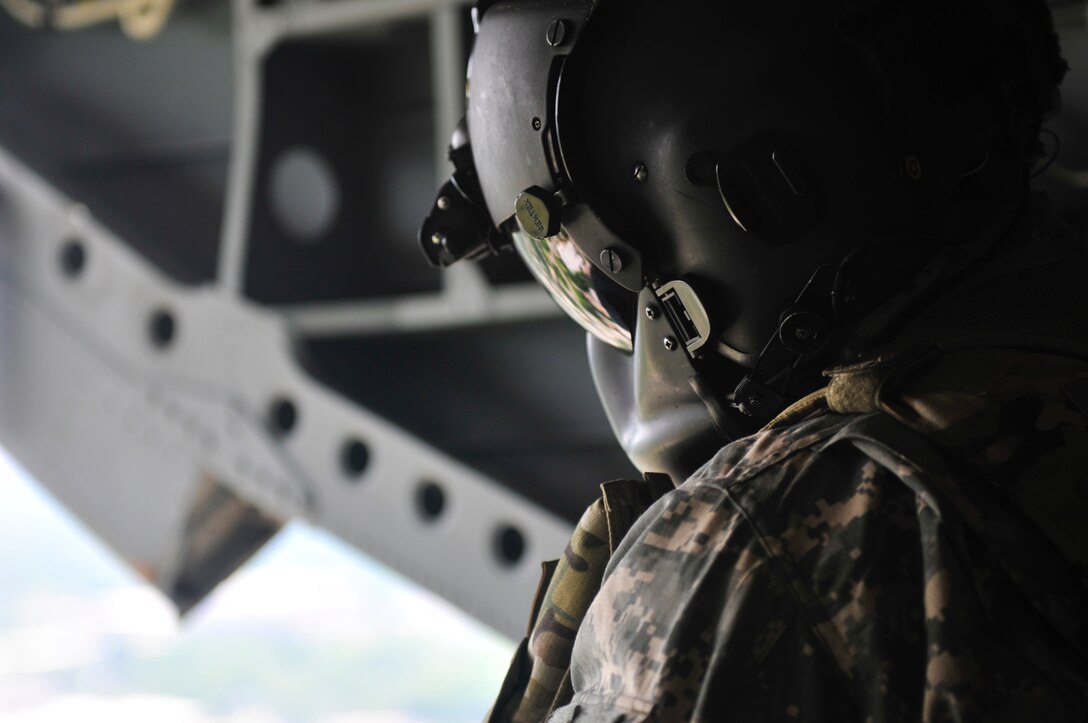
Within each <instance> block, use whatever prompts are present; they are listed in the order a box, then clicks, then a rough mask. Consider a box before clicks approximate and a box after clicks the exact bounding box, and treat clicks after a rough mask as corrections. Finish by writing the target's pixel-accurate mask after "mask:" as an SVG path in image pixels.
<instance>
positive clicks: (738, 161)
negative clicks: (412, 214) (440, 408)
mask: <svg viewBox="0 0 1088 723" xmlns="http://www.w3.org/2000/svg"><path fill="white" fill-rule="evenodd" d="M474 21H475V23H476V28H477V32H476V41H475V46H474V49H473V52H472V56H471V60H470V65H469V73H468V86H467V87H468V105H467V115H466V118H465V121H464V122H463V123H462V125H461V126H460V127H459V128H458V129H457V131H456V132H455V134H454V140H453V144H452V147H451V158H452V160H453V161H454V165H455V167H456V172H455V174H454V176H453V178H452V179H451V180H450V182H449V183H447V184H446V185H445V186H444V187H443V188H442V189H441V190H440V192H439V194H438V198H437V200H436V203H435V206H434V208H433V209H432V212H431V215H430V216H429V217H428V219H427V220H426V221H425V223H424V225H423V228H422V230H421V234H420V242H421V244H422V246H423V249H424V252H425V253H426V254H427V256H428V258H429V259H430V260H431V261H432V262H433V263H435V264H436V265H443V266H444V265H449V264H451V263H453V262H455V261H458V260H461V259H466V258H467V259H472V258H479V257H481V256H483V255H486V254H490V253H497V252H501V251H502V250H504V249H510V248H513V249H515V250H516V251H517V252H518V253H519V254H520V255H521V257H522V258H523V259H524V260H525V262H526V264H527V265H528V267H529V269H530V270H531V271H532V273H533V274H534V276H535V277H536V278H537V280H538V281H540V283H541V284H543V285H544V286H545V288H547V290H548V291H549V293H550V294H551V295H552V297H553V298H554V299H555V300H556V302H557V303H558V304H559V305H560V306H561V307H562V308H563V310H564V311H565V312H566V313H567V314H568V315H570V316H571V317H572V318H573V319H575V320H576V321H577V322H578V323H579V324H581V325H582V326H583V327H584V328H585V329H586V330H587V331H588V332H589V357H590V362H591V367H592V369H593V374H594V379H595V382H596V384H597V389H598V392H599V393H600V396H601V398H602V401H603V403H604V406H605V409H606V412H607V413H608V416H609V419H610V421H611V424H612V426H613V429H614V431H615V432H616V434H617V437H618V438H619V440H620V443H621V444H622V445H623V447H624V449H625V450H626V451H627V453H628V455H629V456H630V457H631V459H632V461H633V462H634V463H635V465H636V466H638V467H639V468H640V469H642V470H643V471H647V472H649V471H654V472H665V473H668V474H670V475H672V476H673V477H674V479H677V480H680V479H682V478H684V477H686V476H687V475H688V474H689V473H690V472H692V471H693V470H694V469H695V468H696V467H697V466H698V465H699V464H701V463H702V462H704V461H705V460H706V459H708V458H709V457H710V456H711V455H712V454H713V453H714V452H715V451H716V450H717V448H719V447H720V446H721V445H722V444H723V443H724V442H726V441H728V440H731V439H735V438H737V437H740V436H743V435H745V434H748V433H751V432H752V431H755V430H756V429H758V428H759V427H760V426H762V425H763V424H765V423H766V422H767V421H768V420H769V419H771V418H772V417H773V416H775V415H776V414H777V413H778V412H780V411H781V410H782V409H783V408H784V407H785V406H787V405H788V404H789V403H790V402H791V401H793V400H795V399H797V398H798V397H799V396H801V395H802V394H804V393H805V392H807V391H809V390H811V389H813V388H815V387H817V386H819V384H820V382H819V379H820V376H819V371H820V370H821V369H822V368H823V367H824V366H825V365H826V364H828V363H830V362H832V361H836V360H841V359H844V358H849V357H851V356H852V355H855V354H857V353H858V352H859V351H861V350H863V349H864V348H866V347H868V346H872V345H874V344H878V343H880V341H881V339H882V337H883V336H886V335H887V334H889V333H891V332H893V331H894V326H895V321H896V315H895V314H883V315H882V316H881V319H882V321H881V323H874V322H873V320H872V312H873V311H874V310H877V309H881V308H883V307H885V306H886V305H887V304H888V303H889V302H890V301H892V300H895V301H896V303H897V304H898V306H899V307H903V306H904V304H903V303H902V299H903V298H908V297H910V295H911V291H912V289H915V288H916V287H918V285H919V278H921V277H926V278H929V279H930V281H932V279H933V278H934V277H935V275H937V276H939V275H940V274H941V273H946V272H947V273H952V272H955V271H957V270H962V269H963V268H964V267H965V266H967V265H969V264H970V263H972V262H975V261H977V260H978V258H979V257H981V256H982V255H983V254H984V253H985V252H986V250H987V249H988V248H989V247H990V246H992V243H989V242H987V243H986V244H980V243H978V242H976V240H977V239H979V238H984V239H992V238H993V237H994V236H995V228H994V227H995V225H996V226H999V227H1000V228H997V229H996V232H999V231H1000V230H1002V228H1004V227H1007V226H1009V225H1011V224H1012V222H1013V221H1014V219H1015V215H1016V211H1017V209H1018V208H1019V207H1020V205H1021V202H1022V200H1023V198H1024V195H1025V189H1026V179H1027V175H1028V172H1027V169H1028V166H1029V164H1030V162H1031V159H1032V158H1034V157H1036V155H1037V154H1038V152H1039V147H1040V146H1039V141H1038V136H1039V129H1040V125H1041V122H1042V119H1043V118H1044V117H1045V116H1046V115H1047V114H1048V113H1051V112H1052V111H1054V110H1055V109H1056V108H1057V107H1058V104H1059V96H1058V94H1057V85H1058V82H1059V81H1060V79H1061V75H1062V73H1063V72H1064V64H1063V63H1062V61H1061V58H1060V54H1059V53H1058V51H1057V45H1056V40H1055V39H1054V33H1053V27H1052V22H1051V20H1050V17H1049V12H1048V10H1047V8H1046V6H1045V4H1044V3H1043V2H1041V0H985V1H984V0H944V1H943V2H931V1H921V0H920V1H918V2H880V1H878V0H868V1H866V2H849V1H847V0H824V1H820V2H802V1H801V0H761V2H758V3H742V2H734V1H725V2H706V0H670V2H668V3H662V2H659V0H597V1H596V2H591V1H590V0H500V1H497V2H496V1H492V2H481V3H479V4H478V6H477V7H476V8H475V11H474ZM935 259H940V260H941V263H942V264H943V266H942V267H941V268H940V269H936V270H935V268H934V260H935ZM930 285H932V284H931V283H930Z"/></svg>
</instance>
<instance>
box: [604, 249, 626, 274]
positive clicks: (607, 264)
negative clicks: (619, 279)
mask: <svg viewBox="0 0 1088 723" xmlns="http://www.w3.org/2000/svg"><path fill="white" fill-rule="evenodd" d="M601 265H602V266H604V268H605V270H607V271H608V272H609V273H612V274H618V273H619V272H621V271H623V257H622V256H620V252H619V251H617V250H616V249H614V248H607V249H605V250H604V251H602V252H601Z"/></svg>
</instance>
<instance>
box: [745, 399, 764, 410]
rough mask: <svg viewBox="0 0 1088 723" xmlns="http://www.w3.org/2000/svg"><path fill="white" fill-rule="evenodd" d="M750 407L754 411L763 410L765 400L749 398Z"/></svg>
mask: <svg viewBox="0 0 1088 723" xmlns="http://www.w3.org/2000/svg"><path fill="white" fill-rule="evenodd" d="M748 407H749V408H750V409H752V410H758V409H762V408H763V400H762V399H760V398H759V397H748Z"/></svg>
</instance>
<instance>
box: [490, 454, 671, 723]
mask: <svg viewBox="0 0 1088 723" xmlns="http://www.w3.org/2000/svg"><path fill="white" fill-rule="evenodd" d="M671 489H672V483H671V482H669V481H668V480H667V478H664V479H662V478H661V477H656V476H652V475H651V476H649V477H648V478H647V479H646V480H639V481H629V480H617V481H615V482H608V483H606V484H604V485H601V492H602V496H601V498H600V499H599V500H597V502H595V503H594V504H593V505H591V506H590V507H589V509H587V510H586V512H585V514H584V515H582V518H581V520H579V522H578V525H577V527H576V528H575V530H574V534H573V535H572V536H571V540H570V543H569V544H568V545H567V548H566V550H565V551H564V552H563V557H562V558H561V559H559V560H557V561H555V562H549V563H545V564H544V576H543V579H542V580H541V589H540V591H538V594H537V600H536V602H535V603H534V605H533V608H534V611H533V615H532V624H531V627H530V630H529V634H528V636H527V637H526V639H525V640H524V641H523V642H522V644H521V646H520V647H519V648H518V650H517V652H516V653H515V655H514V661H513V664H512V665H511V669H510V673H509V674H508V676H507V679H506V681H505V683H504V684H503V690H502V691H501V692H500V694H499V699H498V701H497V702H496V704H495V706H494V707H493V710H492V712H491V713H490V714H489V716H488V720H490V721H511V722H512V723H529V722H530V721H541V720H544V719H545V718H547V716H548V715H549V714H550V713H551V712H552V710H553V709H554V708H556V707H558V706H561V705H563V704H565V703H567V702H568V701H569V700H570V696H571V692H572V691H571V689H570V679H569V668H570V659H571V651H572V649H573V647H574V640H575V636H576V634H577V632H578V629H579V627H580V626H581V624H582V620H583V618H584V617H585V614H586V610H587V609H588V607H589V605H590V603H591V602H592V601H593V599H594V597H595V596H596V595H597V592H598V591H599V590H600V586H601V578H602V577H603V575H604V570H605V566H606V565H607V564H608V560H609V559H610V558H611V556H612V553H613V552H614V551H615V549H616V546H617V545H618V544H619V541H620V540H622V539H623V537H624V536H625V535H626V534H627V531H628V530H629V529H630V528H631V525H632V524H633V523H634V521H635V520H636V519H638V518H639V517H640V516H641V515H642V514H643V513H644V512H645V511H646V510H647V509H648V508H649V507H650V506H651V505H652V504H653V503H654V502H655V501H656V500H657V499H659V498H660V497H661V496H662V495H663V494H665V492H666V491H668V490H671Z"/></svg>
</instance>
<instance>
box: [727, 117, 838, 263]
mask: <svg viewBox="0 0 1088 723" xmlns="http://www.w3.org/2000/svg"><path fill="white" fill-rule="evenodd" d="M797 158H798V155H797V154H795V153H791V152H790V151H789V150H787V145H786V143H785V142H784V140H783V139H782V138H781V137H780V134H778V133H776V132H774V131H764V132H762V133H758V134H756V135H755V136H753V137H752V138H750V139H748V140H747V141H745V142H744V143H742V144H741V145H740V146H738V147H737V148H735V149H733V150H732V151H730V152H729V153H727V154H725V155H724V156H722V157H721V158H720V159H719V160H718V163H717V167H716V170H715V175H716V178H717V183H718V191H719V193H720V194H721V197H722V202H723V203H724V204H725V208H726V211H728V213H729V215H730V216H731V217H732V219H733V221H734V222H736V224H737V226H739V227H740V228H741V230H743V231H746V232H747V233H750V234H752V235H753V236H755V237H756V238H758V239H759V240H760V241H763V242H764V243H767V244H771V245H774V246H780V245H782V244H785V243H788V242H790V241H792V240H794V239H796V238H798V237H799V236H801V235H802V234H803V233H805V231H808V230H809V229H810V228H812V227H813V226H814V225H815V224H816V222H817V221H819V220H820V217H821V216H822V211H821V207H820V203H819V202H818V200H817V198H816V193H815V188H814V186H813V184H812V183H811V179H810V178H808V177H806V175H805V174H802V172H801V170H800V167H799V165H798V163H797Z"/></svg>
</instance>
